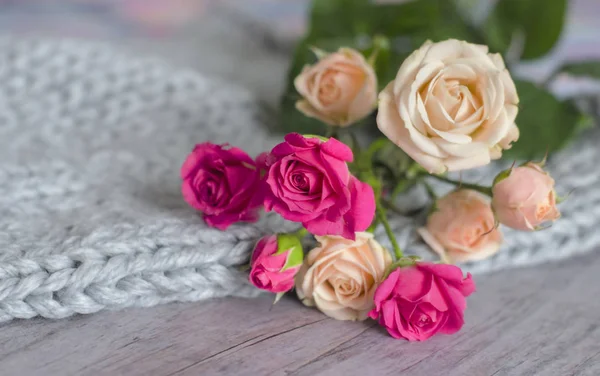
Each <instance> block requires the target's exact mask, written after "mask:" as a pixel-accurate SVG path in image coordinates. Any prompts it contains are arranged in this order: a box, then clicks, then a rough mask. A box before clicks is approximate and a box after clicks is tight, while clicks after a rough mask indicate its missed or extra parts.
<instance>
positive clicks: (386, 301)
mask: <svg viewBox="0 0 600 376" xmlns="http://www.w3.org/2000/svg"><path fill="white" fill-rule="evenodd" d="M474 291H475V283H474V282H473V280H472V279H471V275H470V274H467V277H466V278H463V273H462V270H460V268H458V267H456V266H454V265H447V264H433V263H429V262H416V263H415V265H414V266H409V267H403V268H398V269H396V270H394V271H393V272H391V273H390V275H389V276H388V277H387V279H385V280H384V281H383V282H382V283H381V285H379V287H377V290H376V291H375V298H374V300H375V308H374V309H373V310H372V311H371V312H370V313H369V316H370V317H371V318H373V319H375V320H378V321H379V324H380V325H381V326H383V327H384V328H386V329H387V331H388V333H390V335H391V336H392V337H394V338H404V339H407V340H409V341H424V340H426V339H428V338H429V337H431V336H433V335H435V334H436V333H438V332H439V333H443V334H453V333H456V332H458V331H459V330H460V328H462V326H463V323H464V318H463V313H464V310H465V308H467V303H466V299H465V298H466V297H467V296H469V295H471V294H472V293H473V292H474Z"/></svg>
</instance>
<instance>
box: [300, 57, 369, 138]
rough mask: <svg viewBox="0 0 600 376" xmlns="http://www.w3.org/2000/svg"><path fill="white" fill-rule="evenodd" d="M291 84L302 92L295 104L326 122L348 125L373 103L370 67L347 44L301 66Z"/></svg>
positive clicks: (304, 111)
mask: <svg viewBox="0 0 600 376" xmlns="http://www.w3.org/2000/svg"><path fill="white" fill-rule="evenodd" d="M294 85H295V86H296V90H297V91H298V93H300V95H301V96H302V99H301V100H299V101H298V102H296V108H298V110H300V111H301V112H302V113H304V114H305V115H306V116H309V117H314V118H317V119H319V120H321V121H323V122H324V123H327V124H330V125H337V126H341V127H345V126H348V125H350V124H352V123H354V122H356V121H358V120H360V119H362V118H364V117H365V116H367V115H369V114H370V113H371V112H373V110H374V109H375V107H376V103H377V76H375V72H374V71H373V67H371V66H370V65H369V63H368V62H367V61H366V60H365V58H364V57H363V55H362V54H361V53H360V52H358V51H355V50H353V49H350V48H340V49H339V50H338V52H335V53H331V54H326V55H324V56H323V57H321V58H320V59H319V61H318V62H317V63H316V64H315V65H312V66H308V65H307V66H305V67H304V69H303V70H302V73H300V75H299V76H298V77H296V79H295V80H294Z"/></svg>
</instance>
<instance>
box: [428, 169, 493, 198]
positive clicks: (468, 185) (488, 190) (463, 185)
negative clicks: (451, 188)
mask: <svg viewBox="0 0 600 376" xmlns="http://www.w3.org/2000/svg"><path fill="white" fill-rule="evenodd" d="M425 176H431V177H432V178H435V179H437V180H439V181H443V182H445V183H448V184H454V185H456V186H457V187H459V188H467V189H472V190H474V191H477V192H481V193H483V194H485V195H488V196H490V197H491V196H492V188H490V187H485V186H483V185H479V184H471V183H465V182H462V181H456V180H452V179H448V178H447V177H445V176H441V175H433V174H431V175H425Z"/></svg>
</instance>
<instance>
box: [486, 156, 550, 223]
mask: <svg viewBox="0 0 600 376" xmlns="http://www.w3.org/2000/svg"><path fill="white" fill-rule="evenodd" d="M492 194H493V198H492V208H493V209H494V213H495V215H496V218H497V219H498V221H499V222H500V223H502V224H503V225H505V226H508V227H511V228H514V229H516V230H522V231H534V230H539V229H541V225H542V224H544V223H547V222H552V221H555V220H557V219H558V218H560V212H559V211H558V209H557V208H556V204H557V196H556V191H555V190H554V179H552V178H551V177H550V175H549V174H548V173H547V172H545V171H544V170H543V169H542V168H541V167H540V166H539V165H538V164H535V163H532V162H529V163H526V164H525V165H523V166H520V167H515V168H512V169H510V170H506V171H503V172H501V173H500V174H498V176H497V177H496V179H495V180H494V186H493V187H492Z"/></svg>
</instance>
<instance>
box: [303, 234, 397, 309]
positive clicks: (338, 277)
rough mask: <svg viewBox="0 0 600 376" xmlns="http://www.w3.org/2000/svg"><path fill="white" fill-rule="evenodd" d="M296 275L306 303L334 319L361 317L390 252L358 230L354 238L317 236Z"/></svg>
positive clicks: (371, 307) (380, 277)
mask: <svg viewBox="0 0 600 376" xmlns="http://www.w3.org/2000/svg"><path fill="white" fill-rule="evenodd" d="M316 238H317V241H318V242H319V246H318V247H317V248H314V249H313V250H311V251H310V252H309V253H308V255H307V256H306V257H305V259H304V263H303V265H302V267H301V268H300V271H299V272H298V274H297V275H296V292H297V293H298V297H299V298H300V300H302V302H303V303H304V304H305V305H307V306H316V307H317V308H318V309H319V310H320V311H321V312H323V313H324V314H326V315H327V316H329V317H332V318H334V319H337V320H364V319H366V318H367V314H368V313H369V311H370V310H371V309H373V294H374V293H375V289H376V288H377V286H378V285H379V283H381V281H382V280H383V277H384V274H385V269H386V268H387V267H388V266H389V265H390V264H391V263H392V258H391V256H390V253H389V252H388V251H387V250H386V249H385V248H383V247H382V246H381V245H380V244H379V243H377V241H376V240H375V239H373V235H372V234H370V233H367V232H357V233H356V240H355V241H352V240H348V239H344V238H342V237H339V236H317V237H316Z"/></svg>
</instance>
